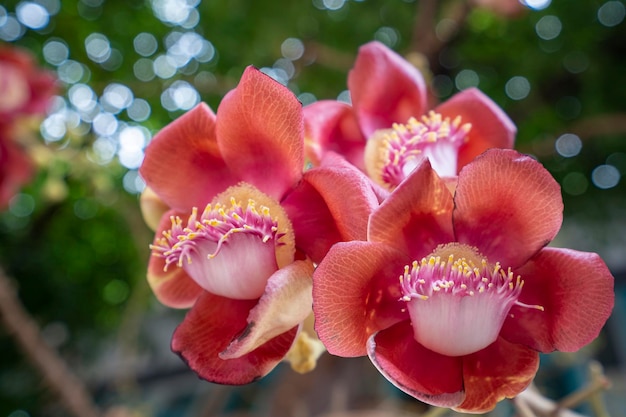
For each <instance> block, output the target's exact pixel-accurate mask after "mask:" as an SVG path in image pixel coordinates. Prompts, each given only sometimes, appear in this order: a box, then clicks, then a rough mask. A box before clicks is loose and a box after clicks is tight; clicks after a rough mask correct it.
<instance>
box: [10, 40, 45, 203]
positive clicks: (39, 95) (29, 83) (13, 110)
mask: <svg viewBox="0 0 626 417" xmlns="http://www.w3.org/2000/svg"><path fill="white" fill-rule="evenodd" d="M55 84H56V81H55V78H54V76H53V75H52V74H51V73H50V72H47V71H44V70H41V69H39V68H38V67H37V66H36V64H35V61H34V58H33V57H32V56H31V55H30V54H29V53H28V52H26V51H24V50H21V49H17V48H15V47H12V46H9V45H0V208H3V207H5V206H6V205H7V203H8V201H9V200H10V199H11V197H12V196H13V195H14V194H15V192H16V190H18V189H19V187H20V186H22V185H23V184H25V183H26V182H28V180H29V179H30V178H31V176H32V173H33V167H32V163H31V160H30V158H29V157H28V155H27V154H26V153H25V152H24V150H23V149H22V147H21V145H20V144H19V143H18V140H19V139H20V137H21V136H22V135H23V134H24V132H23V131H24V128H25V125H27V124H28V118H30V117H33V116H35V117H36V116H41V115H43V114H44V113H45V111H46V109H47V107H48V106H49V105H50V101H51V98H52V96H53V94H54V92H55V91H56V85H55Z"/></svg>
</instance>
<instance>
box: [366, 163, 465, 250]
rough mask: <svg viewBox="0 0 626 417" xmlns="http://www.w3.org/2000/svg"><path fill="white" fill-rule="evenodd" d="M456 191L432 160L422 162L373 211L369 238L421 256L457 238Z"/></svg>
mask: <svg viewBox="0 0 626 417" xmlns="http://www.w3.org/2000/svg"><path fill="white" fill-rule="evenodd" d="M452 208H453V203H452V195H451V194H450V191H449V190H448V187H447V186H446V183H445V182H444V181H443V180H441V179H440V178H439V177H438V176H437V174H436V173H435V171H434V170H433V169H431V167H430V163H429V162H428V160H427V159H424V160H423V161H422V163H421V164H420V165H419V166H418V167H417V168H415V170H414V171H413V172H412V173H411V174H410V175H409V176H408V177H407V178H406V179H405V180H404V181H403V182H402V183H401V184H400V185H399V186H398V188H396V189H395V190H394V192H392V193H391V194H390V195H389V197H388V198H387V199H386V200H385V201H384V202H383V203H382V204H381V205H380V207H379V208H378V209H377V210H376V211H375V212H374V213H372V216H371V217H370V222H369V230H368V232H369V240H370V241H372V242H384V243H386V244H388V245H391V246H393V247H395V248H397V249H398V250H400V251H402V252H404V253H406V254H408V255H409V256H410V257H411V259H412V260H418V261H419V260H420V259H421V258H422V257H424V256H426V255H428V254H429V253H430V252H432V251H433V250H434V249H435V248H436V247H437V245H440V244H444V243H449V242H453V241H454V235H453V233H452Z"/></svg>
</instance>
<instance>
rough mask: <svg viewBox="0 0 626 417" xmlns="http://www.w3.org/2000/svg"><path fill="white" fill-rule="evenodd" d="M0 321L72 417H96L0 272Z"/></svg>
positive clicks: (87, 398)
mask: <svg viewBox="0 0 626 417" xmlns="http://www.w3.org/2000/svg"><path fill="white" fill-rule="evenodd" d="M0 319H1V322H2V323H3V324H4V327H5V328H6V329H7V331H8V334H9V335H10V336H12V337H13V338H14V339H15V342H16V343H17V344H18V345H19V346H20V347H21V349H22V351H23V352H24V354H25V355H26V357H27V358H28V360H29V361H30V362H31V363H32V365H33V366H34V367H35V368H36V369H37V370H38V371H39V372H40V373H41V375H42V376H43V379H44V381H45V382H46V383H47V384H48V386H49V387H50V389H51V390H53V391H54V392H55V393H56V394H57V395H58V396H59V398H60V399H61V402H62V403H63V404H64V406H65V408H66V409H67V410H68V411H69V412H70V413H71V414H73V415H74V416H76V417H99V416H100V413H99V411H98V410H97V408H96V407H95V405H94V404H93V401H92V399H91V396H90V395H89V393H88V391H87V389H86V388H85V386H84V385H83V383H82V382H81V381H80V380H79V379H78V378H77V377H76V376H75V375H74V374H73V373H72V372H71V371H70V369H69V368H68V366H67V364H66V363H65V362H64V361H63V359H62V358H61V357H60V356H59V355H58V354H57V352H56V351H55V350H53V349H52V348H50V346H48V345H47V344H46V341H45V340H44V339H43V337H42V336H41V332H40V329H39V326H38V325H37V323H36V322H35V320H34V319H33V318H32V317H31V316H30V315H29V314H28V312H27V311H26V310H25V309H24V307H23V306H22V304H21V303H20V301H19V299H18V296H17V292H16V291H15V288H14V287H13V285H12V283H11V282H10V280H9V278H8V277H7V276H6V275H5V273H4V271H3V270H2V268H0Z"/></svg>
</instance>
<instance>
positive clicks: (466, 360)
mask: <svg viewBox="0 0 626 417" xmlns="http://www.w3.org/2000/svg"><path fill="white" fill-rule="evenodd" d="M538 368H539V354H538V353H537V352H535V351H533V350H531V349H528V348H527V347H524V346H521V345H516V344H513V343H509V342H507V341H506V340H504V339H502V338H500V339H498V340H496V341H495V342H494V343H492V344H491V345H489V346H487V347H486V348H485V349H483V350H480V351H478V352H476V353H473V354H471V355H468V356H465V357H463V383H464V386H465V401H463V403H462V404H461V405H459V406H456V407H453V409H454V410H456V411H460V412H466V413H486V412H487V411H491V410H493V408H494V407H495V406H496V404H497V403H498V401H500V400H503V399H504V398H513V397H515V396H516V395H517V394H519V393H520V392H522V391H523V390H524V389H526V387H528V385H529V384H530V382H531V381H532V380H533V378H534V377H535V374H536V373H537V369H538Z"/></svg>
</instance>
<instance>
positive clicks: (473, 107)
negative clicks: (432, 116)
mask: <svg viewBox="0 0 626 417" xmlns="http://www.w3.org/2000/svg"><path fill="white" fill-rule="evenodd" d="M435 112H437V113H440V114H441V115H442V116H444V117H450V119H451V120H454V118H456V117H457V116H461V120H462V123H471V125H472V128H471V130H470V131H469V133H468V135H467V138H468V140H467V142H466V143H465V144H464V145H463V146H461V148H460V149H459V160H458V165H457V166H458V168H459V169H461V168H462V167H464V166H465V165H467V164H468V163H470V162H471V161H472V160H473V159H474V158H476V157H477V156H478V155H480V154H481V153H483V152H484V151H486V150H487V149H489V148H502V149H511V148H512V147H513V143H514V142H515V134H516V133H517V128H516V127H515V124H514V123H513V121H512V120H511V119H510V118H509V116H507V115H506V113H504V111H503V110H502V109H501V108H500V107H499V106H498V105H497V104H496V103H494V102H493V100H491V99H490V98H489V97H487V96H486V95H485V94H483V93H482V92H481V91H480V90H478V89H476V88H468V89H466V90H463V91H461V92H460V93H458V94H456V95H454V96H453V97H452V98H450V99H449V100H447V101H445V102H444V103H442V104H440V105H439V106H437V108H436V109H435Z"/></svg>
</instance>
